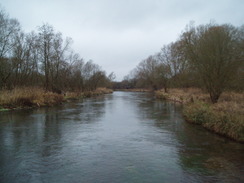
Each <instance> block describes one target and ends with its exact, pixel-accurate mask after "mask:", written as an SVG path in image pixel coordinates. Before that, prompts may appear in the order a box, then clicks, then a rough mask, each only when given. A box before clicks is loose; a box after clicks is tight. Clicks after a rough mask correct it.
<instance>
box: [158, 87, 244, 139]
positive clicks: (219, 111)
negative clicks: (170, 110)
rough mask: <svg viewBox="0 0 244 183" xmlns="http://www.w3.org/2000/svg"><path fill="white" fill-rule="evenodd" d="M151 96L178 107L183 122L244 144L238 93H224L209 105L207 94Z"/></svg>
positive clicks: (243, 118) (243, 113)
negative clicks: (180, 107)
mask: <svg viewBox="0 0 244 183" xmlns="http://www.w3.org/2000/svg"><path fill="white" fill-rule="evenodd" d="M191 90H192V91H191ZM155 95H156V97H157V98H159V99H164V100H168V101H172V102H177V103H180V104H182V106H183V116H184V118H185V120H186V122H188V123H192V124H197V125H201V126H202V127H204V128H205V129H207V130H209V131H211V132H214V133H215V134H218V135H220V136H223V137H227V138H229V139H232V140H234V141H236V142H239V143H244V104H243V101H244V100H243V98H244V96H243V94H242V93H241V94H238V93H233V92H230V93H224V94H223V95H222V96H221V98H220V101H219V102H218V103H216V104H212V103H211V102H210V99H209V96H208V94H206V93H203V92H201V91H200V90H199V89H189V90H187V89H171V90H170V91H169V93H165V92H163V91H156V92H155Z"/></svg>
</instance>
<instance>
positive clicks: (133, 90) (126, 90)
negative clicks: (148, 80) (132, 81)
mask: <svg viewBox="0 0 244 183" xmlns="http://www.w3.org/2000/svg"><path fill="white" fill-rule="evenodd" d="M116 91H125V92H150V91H152V90H150V89H140V88H133V89H116Z"/></svg>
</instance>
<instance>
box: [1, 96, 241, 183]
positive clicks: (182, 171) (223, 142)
mask: <svg viewBox="0 0 244 183" xmlns="http://www.w3.org/2000/svg"><path fill="white" fill-rule="evenodd" d="M181 111H182V107H181V106H180V105H177V104H174V103H169V102H165V101H160V100H157V99H155V98H154V97H153V96H152V95H151V94H149V93H132V92H114V93H113V94H109V95H105V96H100V97H97V98H89V99H84V100H83V101H72V102H69V103H66V104H64V105H62V106H58V107H49V108H40V109H32V110H30V109H29V110H19V111H10V112H2V113H0V182H1V183H15V182H16V183H22V182H23V183H28V182H30V183H63V182H64V183H66V182H67V183H80V182H81V183H83V182H84V183H89V182H92V183H93V182H94V183H100V182H104V183H110V182H111V183H116V182H118V183H126V182H127V183H130V182H132V183H134V182H135V183H136V182H138V183H143V182H150V183H151V182H152V183H154V182H155V183H157V182H160V183H162V182H167V183H168V182H186V183H189V182H244V145H243V144H239V143H236V142H233V141H231V140H228V139H225V138H223V137H219V136H218V135H215V134H212V133H210V132H208V131H207V130H205V129H203V128H202V127H200V126H197V125H192V124H188V123H186V122H185V121H184V120H183V118H182V113H181Z"/></svg>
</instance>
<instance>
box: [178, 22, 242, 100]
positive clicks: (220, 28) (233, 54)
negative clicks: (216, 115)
mask: <svg viewBox="0 0 244 183" xmlns="http://www.w3.org/2000/svg"><path fill="white" fill-rule="evenodd" d="M182 39H183V40H184V44H185V46H186V54H187V57H188V59H189V61H190V62H191V64H192V65H193V67H194V69H196V71H197V72H198V74H199V75H200V78H201V80H202V83H203V85H204V86H205V88H206V89H207V91H208V92H209V94H210V98H211V101H212V102H213V103H216V102H217V101H218V99H219V97H220V95H221V93H222V92H223V91H224V89H226V87H227V86H228V85H229V84H230V81H231V79H232V78H233V76H234V75H235V73H236V71H237V69H238V67H239V66H240V64H241V62H243V57H242V56H241V55H242V54H241V52H242V53H243V51H241V49H240V47H239V46H238V42H239V36H238V30H237V29H236V28H235V27H233V26H231V25H216V24H213V23H210V24H207V25H201V26H198V27H194V26H192V27H190V28H189V30H187V31H186V32H184V33H183V35H182Z"/></svg>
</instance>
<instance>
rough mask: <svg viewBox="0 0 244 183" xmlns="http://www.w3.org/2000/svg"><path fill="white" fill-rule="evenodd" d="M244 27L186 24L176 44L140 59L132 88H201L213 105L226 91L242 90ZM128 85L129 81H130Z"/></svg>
mask: <svg viewBox="0 0 244 183" xmlns="http://www.w3.org/2000/svg"><path fill="white" fill-rule="evenodd" d="M243 64H244V26H242V27H234V26H232V25H228V24H223V25H218V24H214V23H210V24H206V25H200V26H197V27H195V26H194V25H192V24H191V25H189V26H188V28H187V29H186V30H185V31H184V32H183V33H182V34H181V36H180V37H179V38H178V40H177V41H176V42H173V43H170V44H168V45H165V46H163V48H162V49H161V51H160V52H158V53H156V54H155V55H152V56H149V57H148V58H147V59H145V60H142V61H141V62H140V63H139V64H138V66H137V67H136V68H135V69H134V70H133V73H134V76H133V77H132V78H130V79H129V80H128V79H127V80H124V81H123V82H122V83H125V81H127V83H128V82H129V81H134V86H133V87H148V88H149V87H150V88H152V89H158V88H164V89H165V91H166V92H167V88H168V87H191V86H194V87H201V88H204V89H205V90H206V91H207V92H208V93H209V95H210V99H211V101H212V103H216V102H217V101H218V99H219V97H220V95H221V93H222V92H223V91H224V90H226V89H233V88H234V89H238V90H242V91H243V89H244V86H243V82H244V80H243V79H244V76H243V73H244V68H243V67H244V66H243ZM130 83H131V82H130Z"/></svg>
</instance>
